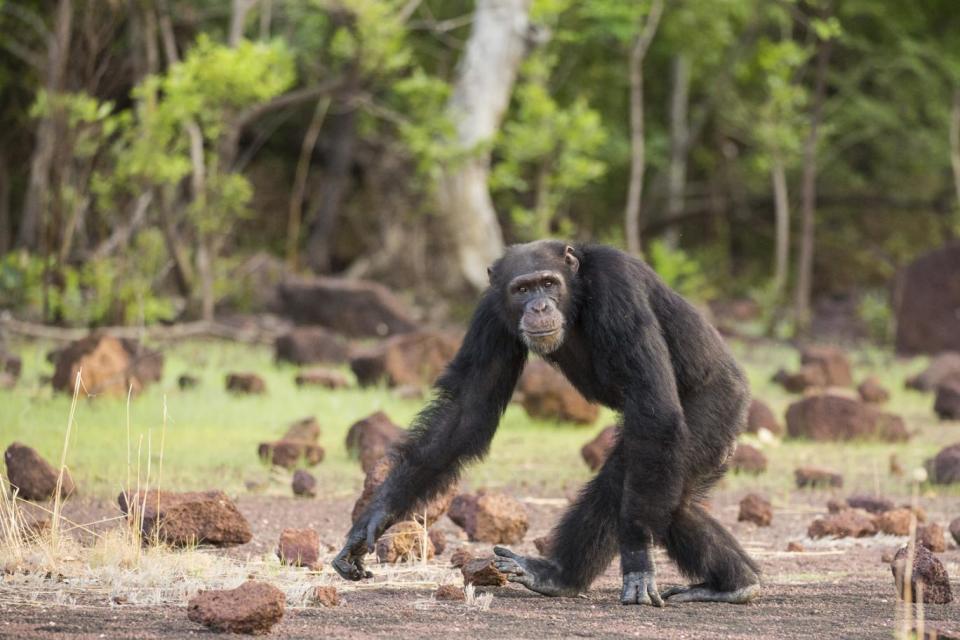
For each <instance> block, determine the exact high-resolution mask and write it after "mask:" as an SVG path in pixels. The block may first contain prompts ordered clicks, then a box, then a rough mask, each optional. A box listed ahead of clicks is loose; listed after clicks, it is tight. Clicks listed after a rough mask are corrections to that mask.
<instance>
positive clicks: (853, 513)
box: [807, 509, 877, 538]
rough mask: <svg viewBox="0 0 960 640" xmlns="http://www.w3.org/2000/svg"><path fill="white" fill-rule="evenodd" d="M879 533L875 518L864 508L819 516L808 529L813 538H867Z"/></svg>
mask: <svg viewBox="0 0 960 640" xmlns="http://www.w3.org/2000/svg"><path fill="white" fill-rule="evenodd" d="M876 533H877V527H876V525H875V524H874V523H873V518H871V517H870V514H868V513H867V512H866V511H863V510H862V509H847V510H846V511H841V512H840V513H835V514H831V515H828V516H826V517H824V518H817V519H816V520H814V521H813V522H812V523H811V524H810V527H809V528H808V529H807V535H808V536H810V537H811V538H826V537H831V538H865V537H866V536H872V535H875V534H876Z"/></svg>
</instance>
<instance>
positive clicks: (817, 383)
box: [773, 365, 827, 393]
mask: <svg viewBox="0 0 960 640" xmlns="http://www.w3.org/2000/svg"><path fill="white" fill-rule="evenodd" d="M773 381H774V382H776V383H777V384H779V385H780V386H782V387H783V388H784V389H786V390H787V391H789V392H791V393H803V392H804V391H806V390H807V389H820V388H823V387H826V386H827V378H826V375H825V374H824V373H823V370H822V369H821V368H820V367H819V366H817V365H805V366H802V367H800V368H799V369H798V370H797V371H796V372H794V373H789V372H787V371H785V370H783V369H780V370H779V371H777V373H775V374H774V376H773Z"/></svg>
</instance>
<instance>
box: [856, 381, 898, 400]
mask: <svg viewBox="0 0 960 640" xmlns="http://www.w3.org/2000/svg"><path fill="white" fill-rule="evenodd" d="M857 392H858V393H859V394H860V397H861V398H862V399H863V401H864V402H869V403H870V404H883V403H884V402H886V401H887V400H889V399H890V392H889V391H887V389H886V387H884V386H883V385H882V384H880V379H879V378H877V377H876V376H870V377H869V378H867V379H866V380H864V381H863V382H861V383H860V386H859V387H857Z"/></svg>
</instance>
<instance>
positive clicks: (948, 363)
mask: <svg viewBox="0 0 960 640" xmlns="http://www.w3.org/2000/svg"><path fill="white" fill-rule="evenodd" d="M954 376H960V351H946V352H944V353H941V354H938V355H936V356H934V357H933V359H932V360H930V364H929V365H927V368H926V369H924V370H923V371H921V372H920V373H918V374H917V375H915V376H912V377H910V378H907V382H906V384H905V385H904V386H906V387H907V389H915V390H917V391H935V390H936V388H937V387H938V386H939V385H940V383H941V382H943V381H944V380H946V379H948V378H953V377H954Z"/></svg>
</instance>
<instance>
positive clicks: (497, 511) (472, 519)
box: [449, 491, 530, 544]
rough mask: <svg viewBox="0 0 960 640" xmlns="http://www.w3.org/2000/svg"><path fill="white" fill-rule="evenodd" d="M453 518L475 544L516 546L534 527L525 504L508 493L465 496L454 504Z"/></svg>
mask: <svg viewBox="0 0 960 640" xmlns="http://www.w3.org/2000/svg"><path fill="white" fill-rule="evenodd" d="M449 516H450V519H451V520H453V521H454V522H455V523H456V524H457V525H459V526H460V527H462V528H463V530H464V531H466V532H467V535H468V536H469V538H470V540H471V541H473V542H491V543H494V544H514V543H517V542H520V541H521V540H523V536H524V535H526V533H527V528H528V527H529V526H530V524H529V521H528V519H527V511H526V509H525V508H524V506H523V504H521V503H520V502H519V501H517V500H516V499H515V498H513V497H511V496H508V495H507V494H505V493H487V492H485V491H479V492H477V494H476V495H470V494H461V495H459V496H457V497H456V498H455V499H454V500H453V503H452V504H451V505H450V513H449Z"/></svg>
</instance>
